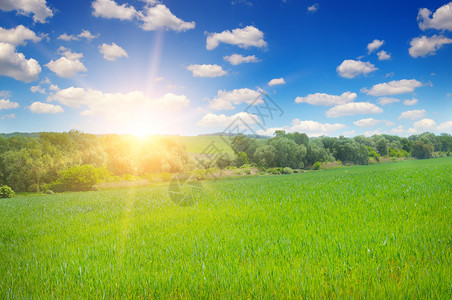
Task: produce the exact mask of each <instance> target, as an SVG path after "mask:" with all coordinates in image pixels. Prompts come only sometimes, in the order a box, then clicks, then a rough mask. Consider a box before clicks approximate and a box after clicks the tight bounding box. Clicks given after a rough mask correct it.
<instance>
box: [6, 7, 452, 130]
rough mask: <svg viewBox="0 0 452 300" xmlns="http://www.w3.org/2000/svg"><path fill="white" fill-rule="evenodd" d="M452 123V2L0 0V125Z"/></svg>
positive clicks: (385, 126) (435, 126)
mask: <svg viewBox="0 0 452 300" xmlns="http://www.w3.org/2000/svg"><path fill="white" fill-rule="evenodd" d="M71 129H76V130H80V131H83V132H87V133H95V134H104V133H118V134H136V135H147V134H177V135H197V134H206V133H213V132H232V131H235V130H237V131H240V132H243V133H246V134H251V133H257V134H262V135H270V136H271V135H272V134H273V133H274V131H275V130H285V131H286V132H294V131H298V132H305V133H307V134H308V135H309V136H311V137H314V136H321V135H327V136H339V135H344V136H356V135H361V134H363V135H366V136H371V135H373V134H382V133H384V134H394V135H399V136H410V135H412V134H419V133H422V132H425V131H429V132H434V133H436V134H439V133H452V2H447V1H434V0H433V1H432V0H429V1H426V0H424V1H416V0H413V1H362V0H360V1H322V0H319V1H304V0H267V1H265V0H215V1H212V0H191V1H182V0H161V1H159V0H139V1H133V0H125V1H124V0H78V1H62V0H21V1H17V0H0V132H3V133H10V132H41V131H56V132H62V131H69V130H71Z"/></svg>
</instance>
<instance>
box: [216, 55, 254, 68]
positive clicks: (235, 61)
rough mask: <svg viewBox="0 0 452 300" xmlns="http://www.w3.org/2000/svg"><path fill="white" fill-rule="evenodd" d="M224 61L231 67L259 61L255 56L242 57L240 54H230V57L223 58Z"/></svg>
mask: <svg viewBox="0 0 452 300" xmlns="http://www.w3.org/2000/svg"><path fill="white" fill-rule="evenodd" d="M223 59H224V60H226V61H228V62H229V63H230V64H231V65H234V66H236V65H240V64H243V63H257V62H260V60H259V59H258V58H257V57H256V56H255V55H248V56H243V55H241V54H232V55H230V56H224V57H223Z"/></svg>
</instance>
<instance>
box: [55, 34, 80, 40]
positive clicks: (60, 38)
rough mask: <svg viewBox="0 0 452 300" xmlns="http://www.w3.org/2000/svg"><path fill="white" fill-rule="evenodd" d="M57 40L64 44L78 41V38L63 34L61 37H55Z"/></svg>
mask: <svg viewBox="0 0 452 300" xmlns="http://www.w3.org/2000/svg"><path fill="white" fill-rule="evenodd" d="M57 39H59V40H63V41H66V42H69V41H76V40H78V38H77V37H76V36H74V35H73V34H67V33H66V32H65V33H63V34H62V35H60V36H59V37H57Z"/></svg>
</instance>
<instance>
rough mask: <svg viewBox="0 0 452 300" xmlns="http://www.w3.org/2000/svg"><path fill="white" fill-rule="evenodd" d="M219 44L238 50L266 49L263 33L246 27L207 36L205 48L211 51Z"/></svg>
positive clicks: (254, 28)
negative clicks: (233, 46)
mask: <svg viewBox="0 0 452 300" xmlns="http://www.w3.org/2000/svg"><path fill="white" fill-rule="evenodd" d="M220 43H225V44H231V45H237V46H239V47H240V48H248V47H258V48H262V47H266V46H267V43H266V42H265V41H264V33H263V32H262V31H260V30H259V29H257V28H256V27H254V26H246V27H245V28H236V29H233V30H232V31H230V30H225V31H223V32H220V33H212V34H209V35H208V36H207V41H206V48H207V50H213V49H215V48H217V47H218V46H219V45H220Z"/></svg>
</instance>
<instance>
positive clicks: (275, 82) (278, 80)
mask: <svg viewBox="0 0 452 300" xmlns="http://www.w3.org/2000/svg"><path fill="white" fill-rule="evenodd" d="M281 84H286V81H285V80H284V78H282V77H281V78H275V79H272V80H270V81H269V82H268V85H269V86H275V85H281Z"/></svg>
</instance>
